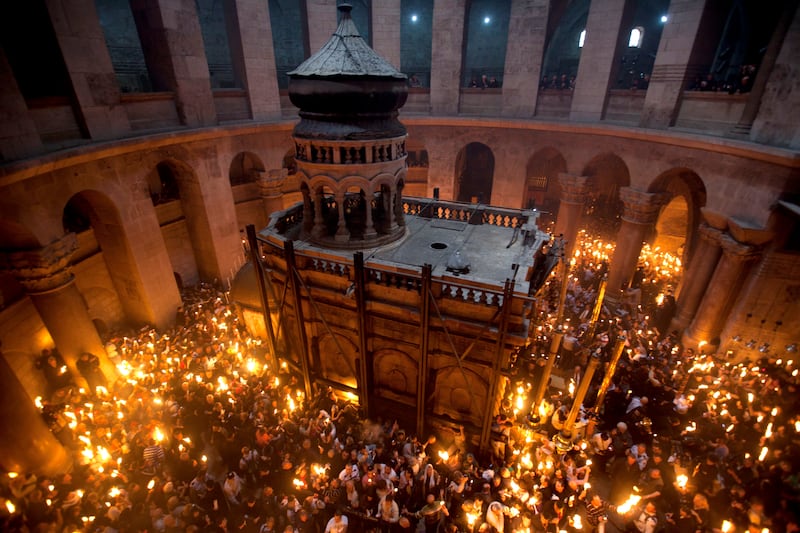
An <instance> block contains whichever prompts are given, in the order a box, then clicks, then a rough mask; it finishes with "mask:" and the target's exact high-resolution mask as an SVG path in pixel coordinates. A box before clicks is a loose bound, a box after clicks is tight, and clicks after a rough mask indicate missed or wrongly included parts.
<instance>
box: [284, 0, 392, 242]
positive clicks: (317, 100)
mask: <svg viewBox="0 0 800 533" xmlns="http://www.w3.org/2000/svg"><path fill="white" fill-rule="evenodd" d="M350 10H351V6H350V5H348V4H343V5H340V6H339V11H340V13H341V22H340V23H339V26H338V28H337V29H336V31H335V32H334V34H333V35H332V36H331V38H330V40H328V42H327V43H326V44H325V45H324V46H323V47H322V48H321V49H320V50H319V51H318V52H317V53H315V54H314V55H312V56H311V57H309V58H308V59H307V60H306V61H305V62H303V63H302V64H301V65H300V66H299V67H297V68H296V69H295V70H293V71H291V72H290V73H289V77H290V82H289V97H290V98H291V101H292V103H293V104H294V105H295V106H297V107H298V108H299V109H300V113H299V114H300V122H299V123H298V124H297V126H296V127H295V128H294V132H293V138H294V142H295V160H296V162H297V173H298V175H299V177H300V180H301V186H300V188H301V192H302V194H303V234H304V238H308V239H309V240H311V241H312V242H314V243H316V244H319V245H322V246H324V247H332V248H353V249H356V248H364V247H372V246H376V245H381V244H386V243H389V242H392V241H395V240H397V239H399V238H400V237H402V236H403V234H404V233H405V222H404V220H403V210H402V205H403V204H402V192H403V184H404V182H405V176H406V148H405V140H406V129H405V127H404V126H403V125H402V124H401V123H400V121H399V120H398V119H397V114H398V110H399V109H400V108H401V107H402V106H403V104H404V103H405V101H406V97H407V95H408V89H407V84H406V75H405V74H402V73H400V72H398V71H397V70H396V69H395V68H394V67H393V66H392V65H390V64H389V63H388V62H387V61H386V60H384V59H383V58H381V57H380V56H378V55H377V54H376V53H375V52H374V51H373V50H372V49H371V48H370V47H369V46H368V45H367V43H366V42H364V39H363V38H362V37H361V35H359V33H358V30H357V29H356V25H355V23H354V22H353V20H352V18H351V17H350Z"/></svg>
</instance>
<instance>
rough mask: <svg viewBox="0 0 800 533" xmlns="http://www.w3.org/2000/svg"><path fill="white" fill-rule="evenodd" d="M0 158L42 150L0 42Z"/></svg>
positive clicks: (29, 154)
mask: <svg viewBox="0 0 800 533" xmlns="http://www.w3.org/2000/svg"><path fill="white" fill-rule="evenodd" d="M0 116H2V117H3V120H0V160H2V161H11V160H13V159H23V158H25V157H29V156H32V155H34V154H37V153H40V152H42V150H43V148H42V139H41V138H40V137H39V131H38V130H37V129H36V124H35V123H34V122H33V119H32V118H31V115H30V113H28V106H27V104H26V103H25V97H24V96H22V92H21V91H20V90H19V85H17V80H16V78H14V72H13V71H12V70H11V65H9V64H8V58H6V53H5V50H3V47H2V46H0Z"/></svg>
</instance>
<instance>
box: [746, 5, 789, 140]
mask: <svg viewBox="0 0 800 533" xmlns="http://www.w3.org/2000/svg"><path fill="white" fill-rule="evenodd" d="M797 4H798V2H797V0H792V1H790V2H785V3H784V5H785V7H784V14H783V16H782V17H781V20H780V21H779V22H778V28H777V29H776V30H775V35H773V39H772V41H771V42H770V44H769V47H768V48H767V52H766V54H765V56H764V59H763V61H762V63H761V66H760V67H759V68H760V69H761V72H759V73H758V74H757V75H756V80H755V85H754V86H753V91H752V94H751V95H750V96H749V98H748V100H747V106H746V107H745V110H744V112H743V114H742V118H741V120H740V121H739V124H738V125H737V129H736V130H735V131H736V132H739V133H743V132H745V131H746V129H747V121H752V124H753V125H752V130H751V131H750V140H752V141H755V142H758V143H764V144H773V145H777V146H784V147H787V148H792V149H795V150H796V149H799V148H800V134H798V131H797V124H798V122H800V91H797V90H796V88H797V86H798V84H800V66H798V61H797V58H798V57H800V9H798V8H797ZM787 27H788V28H787ZM781 33H783V36H781V35H780V34H781ZM781 37H782V38H781ZM778 50H780V52H778ZM775 55H777V58H775ZM770 62H771V63H773V64H772V65H770V64H769V63H770ZM762 72H763V76H762ZM767 74H769V79H768V80H765V79H763V78H766V77H767ZM762 83H763V84H765V87H764V88H763V95H759V94H758V91H759V90H761V84H762ZM756 113H757V115H756Z"/></svg>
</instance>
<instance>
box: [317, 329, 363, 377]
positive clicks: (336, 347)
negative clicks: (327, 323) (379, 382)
mask: <svg viewBox="0 0 800 533" xmlns="http://www.w3.org/2000/svg"><path fill="white" fill-rule="evenodd" d="M334 335H335V336H336V337H335V338H334ZM315 355H316V357H317V363H318V364H317V368H318V369H319V373H320V375H321V377H323V378H325V379H327V380H329V381H332V382H334V383H339V384H341V385H344V386H345V387H349V388H351V389H357V388H358V380H357V378H356V376H357V372H356V369H357V367H356V360H357V359H358V348H357V347H356V345H355V343H354V342H353V341H351V340H350V339H348V338H347V337H345V336H344V335H338V334H335V333H334V334H333V335H332V334H330V333H325V334H324V335H321V336H320V337H318V339H317V353H316V354H315Z"/></svg>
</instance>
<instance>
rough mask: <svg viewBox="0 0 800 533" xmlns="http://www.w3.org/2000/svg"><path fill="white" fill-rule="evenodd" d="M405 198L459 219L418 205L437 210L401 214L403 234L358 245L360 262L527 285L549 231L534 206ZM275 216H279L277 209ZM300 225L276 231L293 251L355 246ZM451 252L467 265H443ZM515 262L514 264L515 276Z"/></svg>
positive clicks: (329, 251) (340, 252) (348, 253)
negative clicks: (319, 240)
mask: <svg viewBox="0 0 800 533" xmlns="http://www.w3.org/2000/svg"><path fill="white" fill-rule="evenodd" d="M406 200H408V201H410V202H415V203H417V205H420V204H423V205H428V206H430V207H433V206H436V207H440V206H447V207H452V206H456V207H457V208H461V209H462V213H461V214H460V215H459V216H460V217H461V218H462V220H458V219H453V218H445V216H447V215H449V213H448V214H445V213H443V211H442V210H441V209H428V212H427V213H426V211H424V210H423V211H421V212H422V213H425V214H428V213H430V212H432V211H436V212H437V213H436V215H437V216H418V215H410V214H406V215H404V219H405V234H404V235H403V237H402V238H400V239H399V240H397V241H394V242H391V243H388V244H385V245H382V246H377V247H374V248H362V249H361V250H360V251H362V252H363V253H364V262H365V264H367V265H368V266H369V265H370V264H372V265H375V264H377V265H380V266H387V267H392V266H394V267H397V268H411V269H415V270H416V269H418V268H419V269H421V268H422V266H423V265H425V264H429V265H431V267H432V274H433V276H434V277H437V278H442V277H457V278H459V279H464V280H471V281H475V282H477V283H483V284H487V283H488V284H490V285H495V286H498V285H499V286H502V284H503V283H504V282H505V280H506V279H512V278H513V279H515V281H516V287H515V292H524V291H527V289H528V282H527V281H526V277H527V276H528V274H529V269H531V268H532V267H533V261H534V255H535V253H536V251H538V250H540V249H541V248H542V246H543V245H544V244H545V243H547V241H548V240H549V235H548V234H547V233H545V232H543V231H541V230H539V229H538V227H537V225H536V221H537V218H538V215H539V212H537V211H535V210H521V209H506V208H497V207H491V206H486V205H483V204H464V203H456V202H441V201H437V200H433V199H423V198H408V199H405V198H404V201H406ZM297 208H298V206H295V207H292V208H289V209H287V210H286V211H285V212H284V213H289V212H291V210H292V209H297ZM464 208H466V209H467V210H468V212H469V213H471V214H472V216H469V217H466V218H468V220H470V221H472V223H470V222H468V221H464V220H463V219H464V218H465V217H464V215H463V209H464ZM443 215H444V216H443ZM277 216H278V217H280V214H278V215H277ZM274 220H275V219H273V224H271V226H270V227H268V228H266V229H264V230H262V231H261V237H262V238H266V239H267V240H270V236H274V235H275V233H276V231H275V229H274V228H273V227H272V226H273V225H274ZM300 226H301V224H299V223H298V224H296V226H294V227H291V228H289V229H287V230H286V231H285V232H284V233H283V234H282V235H281V237H282V238H284V239H286V238H289V239H293V240H294V248H295V251H296V252H298V253H304V252H306V253H309V254H313V255H329V256H337V257H341V258H346V259H348V260H352V257H353V254H354V253H355V252H356V250H344V249H334V248H327V247H324V246H322V245H319V244H316V243H314V242H312V241H311V240H307V239H304V238H303V236H302V235H301V232H300ZM456 253H458V254H459V255H460V257H461V259H462V260H463V262H465V263H467V264H468V265H469V271H468V272H467V273H459V274H455V273H453V272H451V271H448V264H450V265H452V264H453V262H454V261H457V260H456V258H454V254H456ZM514 265H519V269H518V273H517V275H516V276H515V275H514V271H513V266H514Z"/></svg>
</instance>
